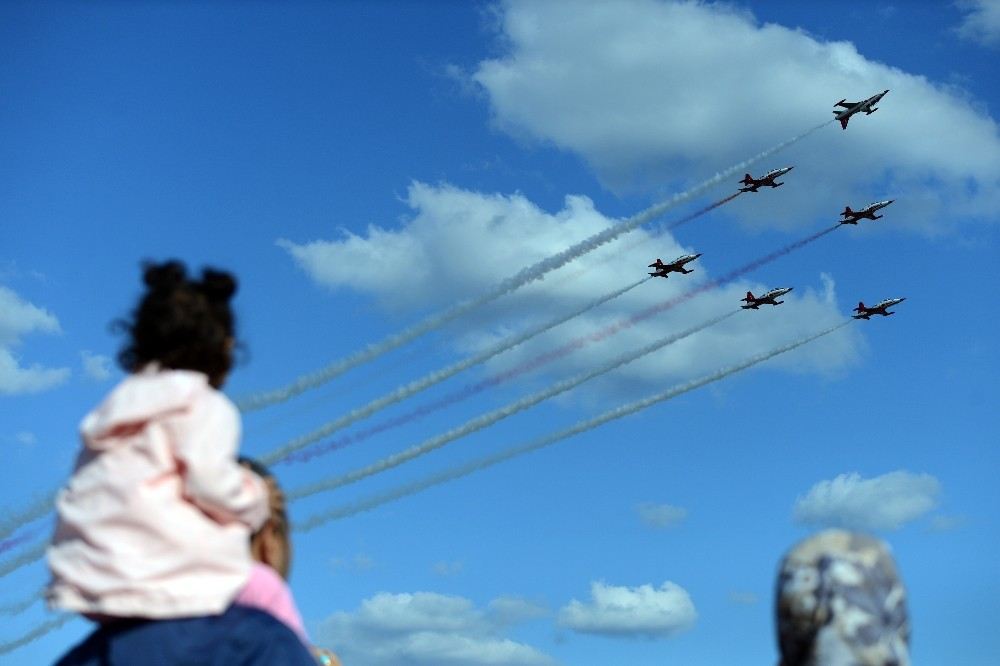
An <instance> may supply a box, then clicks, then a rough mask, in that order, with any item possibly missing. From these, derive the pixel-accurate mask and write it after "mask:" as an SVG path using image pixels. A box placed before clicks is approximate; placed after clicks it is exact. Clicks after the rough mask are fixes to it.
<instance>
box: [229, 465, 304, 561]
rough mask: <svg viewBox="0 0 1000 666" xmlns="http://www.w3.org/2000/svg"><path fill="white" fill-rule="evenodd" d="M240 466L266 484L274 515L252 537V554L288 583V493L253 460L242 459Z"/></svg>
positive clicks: (289, 545) (271, 475) (266, 469)
mask: <svg viewBox="0 0 1000 666" xmlns="http://www.w3.org/2000/svg"><path fill="white" fill-rule="evenodd" d="M240 463H242V464H243V465H245V466H246V467H249V468H250V469H251V470H253V471H254V473H256V474H257V476H259V477H260V478H262V479H264V481H265V482H266V483H267V489H268V500H269V505H270V508H271V514H270V516H269V517H268V519H267V520H266V521H264V524H263V525H262V526H261V528H260V529H259V530H257V532H255V533H254V534H252V535H251V536H250V554H251V555H252V556H253V558H254V559H255V560H257V561H258V562H261V563H263V564H266V565H268V566H269V567H271V568H272V569H274V570H275V571H277V572H278V573H279V574H280V575H281V577H282V578H284V579H285V580H288V573H289V571H290V570H291V567H292V541H291V539H289V537H288V531H289V530H288V528H289V525H288V512H287V510H286V509H285V494H284V493H283V492H282V491H281V487H280V486H279V485H278V480H277V479H276V478H274V475H273V474H271V471H270V470H269V469H268V468H267V467H265V466H264V465H262V464H261V463H259V462H258V461H256V460H254V459H252V458H240Z"/></svg>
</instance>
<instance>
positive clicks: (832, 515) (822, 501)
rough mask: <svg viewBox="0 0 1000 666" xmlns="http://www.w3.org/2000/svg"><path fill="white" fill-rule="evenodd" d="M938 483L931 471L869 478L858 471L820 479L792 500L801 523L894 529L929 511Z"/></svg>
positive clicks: (936, 499) (939, 490) (896, 473)
mask: <svg viewBox="0 0 1000 666" xmlns="http://www.w3.org/2000/svg"><path fill="white" fill-rule="evenodd" d="M940 494H941V484H940V483H939V482H938V480H937V479H936V478H934V477H933V476H931V475H930V474H912V473H910V472H907V471H904V470H900V471H896V472H889V473H888V474H883V475H882V476H876V477H874V478H872V479H863V478H861V475H860V474H858V473H857V472H852V473H850V474H841V475H840V476H838V477H837V478H835V479H833V480H831V481H820V482H819V483H817V484H816V485H814V486H813V487H812V488H810V489H809V492H808V493H806V495H805V496H804V497H799V498H798V499H797V500H796V501H795V508H794V515H795V519H796V520H797V521H798V522H800V523H806V524H809V525H818V526H823V527H844V528H848V529H861V530H895V529H899V528H900V527H902V526H903V525H904V524H906V523H908V522H911V521H914V520H916V519H917V518H920V517H921V516H923V515H925V514H926V513H928V512H929V511H931V510H932V509H933V508H934V507H935V506H937V503H938V497H939V495H940Z"/></svg>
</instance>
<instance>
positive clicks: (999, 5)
mask: <svg viewBox="0 0 1000 666" xmlns="http://www.w3.org/2000/svg"><path fill="white" fill-rule="evenodd" d="M958 6H959V7H960V8H961V9H962V10H964V11H966V12H968V13H967V14H966V15H965V16H964V17H963V18H962V23H961V24H959V26H958V28H957V31H958V34H959V36H961V37H962V38H963V39H969V40H972V41H974V42H978V43H980V44H982V45H983V46H993V47H997V46H1000V0H960V1H959V3H958Z"/></svg>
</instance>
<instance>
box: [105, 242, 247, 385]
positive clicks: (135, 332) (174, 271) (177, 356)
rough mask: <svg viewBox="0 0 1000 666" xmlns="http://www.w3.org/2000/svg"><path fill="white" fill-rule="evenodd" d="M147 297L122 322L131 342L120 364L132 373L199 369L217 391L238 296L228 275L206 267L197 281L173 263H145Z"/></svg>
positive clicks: (229, 353)
mask: <svg viewBox="0 0 1000 666" xmlns="http://www.w3.org/2000/svg"><path fill="white" fill-rule="evenodd" d="M143 282H145V284H146V293H145V294H144V295H143V297H142V300H141V301H139V305H138V307H136V309H135V310H133V311H132V313H131V320H120V321H118V322H116V323H117V325H118V326H119V327H120V328H122V329H124V330H125V331H126V332H127V333H128V335H129V339H128V341H127V342H126V344H125V346H124V347H123V348H122V349H121V351H119V352H118V364H119V365H120V366H121V367H122V369H123V370H125V371H126V372H136V371H137V370H140V369H142V367H143V366H145V365H146V364H148V363H152V362H157V363H159V364H160V365H161V366H162V367H164V368H171V369H175V370H197V371H198V372H203V373H205V374H206V375H208V380H209V383H210V384H211V385H212V386H214V387H215V388H220V387H221V386H222V384H223V383H224V382H225V380H226V375H227V374H228V373H229V370H230V368H232V365H233V346H234V344H235V336H236V331H235V328H236V322H235V317H234V315H233V311H232V308H231V307H230V305H229V301H230V299H232V297H233V295H234V294H235V293H236V278H235V277H233V275H232V274H230V273H227V272H224V271H219V270H215V269H212V268H204V269H203V270H202V272H201V280H192V279H190V278H188V275H187V268H186V267H185V266H184V264H183V263H181V262H180V261H177V260H176V259H171V260H169V261H165V262H163V263H161V264H157V263H153V262H146V263H144V264H143Z"/></svg>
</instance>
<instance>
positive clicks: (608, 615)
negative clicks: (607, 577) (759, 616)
mask: <svg viewBox="0 0 1000 666" xmlns="http://www.w3.org/2000/svg"><path fill="white" fill-rule="evenodd" d="M590 597H591V599H590V602H588V603H582V602H580V601H577V600H576V599H573V600H572V601H570V602H569V603H568V604H567V605H565V606H563V608H562V609H561V610H560V611H559V624H560V625H561V626H563V627H566V628H568V629H572V630H573V631H577V632H580V633H586V634H601V635H604V636H616V637H648V638H667V637H670V636H673V635H675V634H677V633H680V632H682V631H684V630H686V629H689V628H690V627H692V626H693V625H694V623H695V620H696V619H697V618H698V614H697V612H696V611H695V609H694V604H693V603H692V602H691V597H690V596H689V595H688V593H687V591H686V590H684V588H682V587H680V586H679V585H677V584H675V583H671V582H669V581H667V582H665V583H663V585H661V586H660V587H659V588H658V589H657V588H654V587H653V586H652V585H640V586H639V587H615V586H612V585H606V584H605V583H603V582H595V583H591V586H590Z"/></svg>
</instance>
